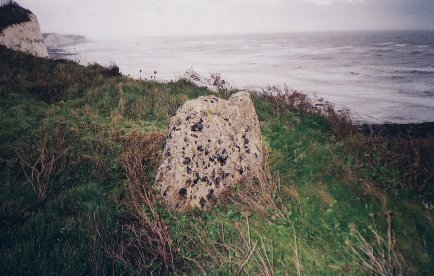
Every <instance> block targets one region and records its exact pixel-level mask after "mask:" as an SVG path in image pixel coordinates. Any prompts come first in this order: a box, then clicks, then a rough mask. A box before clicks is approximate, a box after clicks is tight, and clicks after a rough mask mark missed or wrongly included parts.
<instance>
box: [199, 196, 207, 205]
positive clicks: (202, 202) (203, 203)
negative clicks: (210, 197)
mask: <svg viewBox="0 0 434 276" xmlns="http://www.w3.org/2000/svg"><path fill="white" fill-rule="evenodd" d="M199 204H200V207H201V208H205V206H206V200H205V199H204V198H203V197H202V198H201V199H200V200H199Z"/></svg>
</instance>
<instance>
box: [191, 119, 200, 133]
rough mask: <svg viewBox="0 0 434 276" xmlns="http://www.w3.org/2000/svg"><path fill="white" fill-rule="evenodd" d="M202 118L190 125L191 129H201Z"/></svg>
mask: <svg viewBox="0 0 434 276" xmlns="http://www.w3.org/2000/svg"><path fill="white" fill-rule="evenodd" d="M202 123H203V119H202V118H201V119H200V121H199V122H197V123H195V124H194V125H192V126H191V131H202V129H203V124H202Z"/></svg>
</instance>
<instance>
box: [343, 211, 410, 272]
mask: <svg viewBox="0 0 434 276" xmlns="http://www.w3.org/2000/svg"><path fill="white" fill-rule="evenodd" d="M384 217H385V220H386V223H387V234H386V235H385V236H384V235H382V234H381V232H380V231H379V230H378V229H377V225H376V222H375V216H374V215H373V216H372V219H373V225H372V226H370V228H369V229H370V230H371V234H372V236H373V241H372V242H369V241H368V240H367V239H366V238H365V237H364V236H362V234H361V233H360V232H359V231H358V230H357V229H356V228H355V227H354V228H353V234H354V237H355V241H349V240H347V241H346V245H347V246H348V248H349V251H348V252H349V253H350V254H351V255H352V256H353V258H354V259H355V260H356V261H358V262H359V263H360V265H361V266H362V267H363V268H364V269H365V270H366V271H367V272H370V273H371V274H373V275H404V274H405V269H406V263H405V260H404V258H403V256H402V255H401V253H400V252H399V249H398V245H397V243H396V239H395V233H394V231H393V229H392V217H391V213H390V212H386V213H385V214H384Z"/></svg>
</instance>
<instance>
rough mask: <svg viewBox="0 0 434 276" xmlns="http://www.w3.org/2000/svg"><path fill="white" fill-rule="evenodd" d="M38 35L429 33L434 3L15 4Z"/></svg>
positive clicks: (168, 0) (158, 0)
mask: <svg viewBox="0 0 434 276" xmlns="http://www.w3.org/2000/svg"><path fill="white" fill-rule="evenodd" d="M18 2H19V3H20V4H21V5H22V6H24V7H25V8H29V9H31V10H32V11H33V12H34V13H36V15H37V16H38V19H39V22H40V24H41V28H42V31H43V32H59V33H71V34H84V35H86V36H89V37H104V36H143V35H151V36H152V35H185V34H216V33H255V32H285V31H290V32H292V31H323V30H384V29H434V0H123V1H112V0H110V1H109V0H91V1H89V0H88V1H86V0H61V1H59V0H19V1H18Z"/></svg>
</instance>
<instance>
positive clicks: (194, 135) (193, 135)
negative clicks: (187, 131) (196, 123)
mask: <svg viewBox="0 0 434 276" xmlns="http://www.w3.org/2000/svg"><path fill="white" fill-rule="evenodd" d="M191 136H192V137H194V138H196V139H197V138H199V136H197V135H196V134H194V133H193V134H191ZM196 143H197V142H196Z"/></svg>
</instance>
